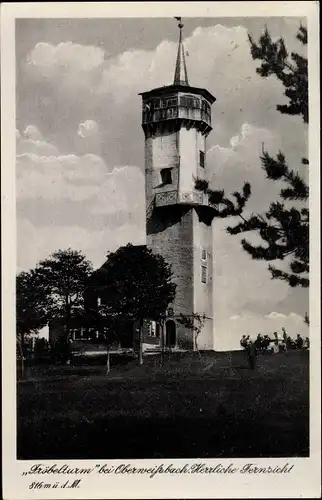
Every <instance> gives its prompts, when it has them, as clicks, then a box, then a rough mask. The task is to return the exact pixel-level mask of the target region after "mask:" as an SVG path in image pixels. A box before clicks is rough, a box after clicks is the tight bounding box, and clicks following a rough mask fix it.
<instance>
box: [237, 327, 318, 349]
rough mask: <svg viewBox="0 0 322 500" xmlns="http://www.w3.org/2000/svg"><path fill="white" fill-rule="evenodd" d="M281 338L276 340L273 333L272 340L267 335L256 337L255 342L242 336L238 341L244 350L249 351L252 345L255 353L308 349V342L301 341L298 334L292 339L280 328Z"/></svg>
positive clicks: (276, 337) (246, 336) (306, 340)
mask: <svg viewBox="0 0 322 500" xmlns="http://www.w3.org/2000/svg"><path fill="white" fill-rule="evenodd" d="M282 332H283V337H282V339H279V338H278V334H277V332H274V338H273V339H271V338H270V337H269V335H261V334H260V333H259V334H258V335H257V338H256V340H254V341H253V340H252V339H251V338H250V335H243V336H242V338H241V340H240V345H241V347H243V348H244V349H249V347H250V346H251V345H254V348H255V349H256V351H268V350H271V351H272V352H274V353H276V352H279V351H288V350H289V349H309V348H310V341H309V338H308V337H306V338H305V339H303V337H301V335H300V334H297V336H296V339H292V338H291V337H290V336H289V335H288V334H287V333H286V330H285V328H282Z"/></svg>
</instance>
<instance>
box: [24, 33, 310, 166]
mask: <svg viewBox="0 0 322 500" xmlns="http://www.w3.org/2000/svg"><path fill="white" fill-rule="evenodd" d="M284 38H285V40H286V41H287V43H288V44H290V45H289V46H290V47H291V48H292V49H293V47H294V48H296V42H295V41H294V26H293V25H290V26H287V29H286V30H285V33H284ZM184 44H185V48H186V50H187V51H188V52H189V57H188V58H187V64H188V73H189V81H190V83H191V84H192V85H196V86H200V87H205V88H207V89H208V90H209V91H210V92H212V93H213V94H214V95H215V96H216V98H217V101H216V102H215V104H214V105H213V127H214V130H213V133H212V134H210V136H209V140H208V144H209V147H211V146H213V145H214V144H220V145H221V146H224V145H226V144H228V141H229V140H230V139H231V137H236V134H237V133H238V131H239V130H240V128H241V126H242V124H244V123H248V124H250V126H252V125H254V126H256V127H259V128H266V129H269V130H274V134H275V136H276V137H278V136H281V135H283V128H284V127H285V123H287V124H288V126H292V128H293V126H294V127H295V128H296V127H302V129H303V126H302V124H301V123H299V124H297V122H298V121H299V120H298V118H297V117H295V120H293V121H292V117H285V116H282V115H281V114H280V113H278V112H277V111H276V104H277V103H283V99H284V98H283V86H282V84H281V82H279V81H278V80H277V79H274V78H267V79H263V78H261V77H260V76H259V75H258V74H257V73H256V68H257V66H258V62H257V61H253V59H252V57H251V54H250V50H249V42H248V31H247V29H246V28H245V27H243V26H234V27H230V28H229V27H226V26H222V25H215V26H211V27H208V28H201V27H200V28H197V29H196V30H195V31H194V32H193V33H192V34H191V35H190V36H189V37H187V38H186V39H185V40H184ZM176 50H177V44H176V43H173V42H169V41H167V40H163V41H162V42H161V43H159V45H158V46H157V47H155V48H154V49H152V50H138V49H132V50H127V51H125V52H123V53H121V54H118V55H116V56H113V57H107V55H106V53H105V51H104V48H103V47H102V46H100V47H94V46H86V45H81V44H76V43H73V42H67V43H65V42H64V43H60V44H58V45H52V44H48V43H38V44H37V45H36V46H35V47H34V48H33V49H32V50H31V51H30V53H29V55H28V57H27V64H25V65H24V66H23V70H24V71H23V72H22V73H23V75H24V81H25V85H27V84H28V85H29V86H30V85H31V83H33V87H32V88H35V91H36V89H37V92H38V93H39V94H40V95H41V96H42V99H45V98H46V99H48V103H49V104H48V106H47V112H48V113H50V116H51V120H50V123H48V124H47V125H48V127H50V128H51V132H53V133H55V132H56V131H57V130H59V131H60V141H61V143H63V148H64V149H65V148H67V147H68V146H69V147H70V146H71V144H75V142H74V141H75V139H74V138H73V137H72V131H73V127H71V122H76V123H77V124H79V123H80V122H81V121H83V117H84V116H86V115H87V116H88V114H89V113H90V115H91V119H92V120H93V121H96V122H98V123H100V135H101V141H100V143H99V146H98V147H100V148H102V153H100V154H103V156H104V154H106V155H108V156H109V159H110V161H111V163H112V164H115V165H117V164H128V163H130V162H131V163H134V164H137V165H139V164H140V163H141V158H142V142H141V139H142V131H141V130H140V97H139V96H138V93H139V92H142V91H144V90H149V89H151V88H153V87H159V86H162V85H167V84H170V83H172V81H173V72H174V61H175V54H176ZM66 107H68V119H67V120H62V119H61V117H62V116H66ZM125 110H126V112H125ZM111 121H113V127H111ZM297 130H298V129H297ZM129 134H131V137H132V141H128V136H129ZM302 135H303V132H302ZM294 136H296V134H294V135H293V134H292V133H290V134H288V135H287V137H286V136H285V135H284V137H283V146H284V148H285V147H287V144H288V143H290V145H291V146H292V147H290V150H291V151H293V149H294V147H293V146H295V150H296V151H297V150H298V147H299V146H298V144H296V140H295V139H294Z"/></svg>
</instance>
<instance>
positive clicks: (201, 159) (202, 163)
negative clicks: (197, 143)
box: [199, 151, 205, 168]
mask: <svg viewBox="0 0 322 500" xmlns="http://www.w3.org/2000/svg"><path fill="white" fill-rule="evenodd" d="M199 165H200V166H201V167H202V168H205V153H204V152H203V151H199Z"/></svg>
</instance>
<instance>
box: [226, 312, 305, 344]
mask: <svg viewBox="0 0 322 500" xmlns="http://www.w3.org/2000/svg"><path fill="white" fill-rule="evenodd" d="M216 327H217V331H216V338H217V347H219V349H220V350H230V349H239V348H240V344H239V342H240V338H241V336H242V335H244V334H246V335H250V337H251V338H252V339H255V338H256V336H257V335H258V333H261V334H263V335H266V334H267V335H270V336H272V335H273V333H274V332H277V334H278V337H279V338H282V335H283V333H282V328H285V329H286V332H287V333H288V335H290V336H291V337H292V338H295V337H296V335H297V334H298V333H300V334H301V335H302V336H305V337H309V328H308V326H307V325H306V324H305V323H304V317H303V316H301V315H299V314H296V313H294V312H291V313H289V314H283V313H277V312H275V311H272V312H271V313H269V314H265V315H261V314H256V313H254V312H253V313H252V314H247V313H243V314H240V315H234V316H231V317H230V318H229V321H227V319H223V320H222V321H219V322H217V324H216Z"/></svg>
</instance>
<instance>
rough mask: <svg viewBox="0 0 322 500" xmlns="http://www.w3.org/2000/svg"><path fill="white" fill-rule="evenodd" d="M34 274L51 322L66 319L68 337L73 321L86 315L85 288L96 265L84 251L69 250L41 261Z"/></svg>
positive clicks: (61, 251) (57, 252)
mask: <svg viewBox="0 0 322 500" xmlns="http://www.w3.org/2000/svg"><path fill="white" fill-rule="evenodd" d="M34 272H35V275H36V276H37V283H38V286H39V287H40V290H41V293H42V294H43V296H45V297H46V300H47V309H48V314H49V317H50V319H59V320H62V321H63V323H64V325H65V329H66V334H67V335H68V333H69V328H70V321H71V319H72V318H75V317H77V316H79V317H81V316H83V313H84V289H85V286H86V284H87V282H88V279H89V277H90V275H91V273H92V264H91V263H90V262H89V261H88V260H87V259H86V258H85V256H84V255H83V254H82V253H81V252H79V251H76V250H72V249H71V248H68V249H67V250H57V251H56V252H54V253H53V254H52V255H51V256H50V257H49V258H48V259H45V260H42V261H40V262H39V264H38V265H37V267H36V270H35V271H34Z"/></svg>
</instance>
